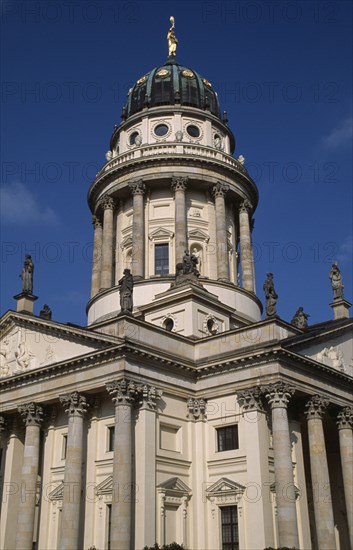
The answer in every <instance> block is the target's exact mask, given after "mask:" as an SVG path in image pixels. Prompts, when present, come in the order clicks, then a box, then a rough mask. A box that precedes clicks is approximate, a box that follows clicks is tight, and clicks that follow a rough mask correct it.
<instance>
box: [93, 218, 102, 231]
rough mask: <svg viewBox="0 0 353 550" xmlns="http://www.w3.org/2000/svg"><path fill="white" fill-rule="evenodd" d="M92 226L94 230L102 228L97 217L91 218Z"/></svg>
mask: <svg viewBox="0 0 353 550" xmlns="http://www.w3.org/2000/svg"><path fill="white" fill-rule="evenodd" d="M92 224H93V227H94V229H98V228H99V227H102V222H101V221H100V220H99V219H98V218H97V216H92Z"/></svg>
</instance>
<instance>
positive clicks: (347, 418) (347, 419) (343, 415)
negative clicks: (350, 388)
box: [337, 407, 353, 430]
mask: <svg viewBox="0 0 353 550" xmlns="http://www.w3.org/2000/svg"><path fill="white" fill-rule="evenodd" d="M337 427H338V429H339V430H344V429H348V430H351V429H352V428H353V407H344V408H343V409H341V411H340V412H339V413H338V415H337Z"/></svg>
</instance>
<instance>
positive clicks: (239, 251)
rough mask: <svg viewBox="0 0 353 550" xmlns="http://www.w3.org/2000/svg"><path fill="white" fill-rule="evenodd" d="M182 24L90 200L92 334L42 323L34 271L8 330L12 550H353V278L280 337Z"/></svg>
mask: <svg viewBox="0 0 353 550" xmlns="http://www.w3.org/2000/svg"><path fill="white" fill-rule="evenodd" d="M170 21H171V27H170V29H169V32H168V36H167V39H168V50H169V51H168V57H167V60H166V62H165V63H164V64H162V65H159V66H157V67H156V68H154V69H153V70H151V71H148V72H146V73H145V74H143V75H140V76H139V78H138V80H137V81H136V82H135V84H134V85H133V87H132V88H131V89H130V90H129V91H128V96H127V101H126V104H125V105H124V107H123V109H122V120H121V123H120V125H119V126H116V127H115V129H114V133H113V135H112V137H111V140H110V148H109V151H108V153H107V154H106V160H107V162H106V163H105V164H104V166H103V167H102V169H101V170H100V172H99V173H98V174H97V176H96V179H95V181H94V182H93V183H92V185H91V187H90V189H89V192H88V202H89V207H90V209H91V212H92V216H93V227H94V257H93V266H92V291H91V297H90V300H89V302H88V305H87V316H88V321H87V326H85V327H79V326H77V325H72V324H62V323H58V322H56V321H55V320H54V319H53V318H52V312H51V309H50V307H49V305H47V304H45V305H44V307H43V308H42V309H41V311H40V313H39V315H37V314H35V313H34V302H35V301H36V300H37V297H36V296H35V295H34V293H33V292H34V290H35V279H34V265H33V261H32V258H31V257H30V256H27V257H26V259H25V261H24V265H23V269H22V273H21V277H22V291H21V292H20V293H19V294H17V295H16V296H15V300H16V303H17V308H16V312H15V311H11V310H10V311H7V312H6V313H5V314H4V315H3V317H2V318H1V321H0V324H1V331H2V332H1V352H0V360H1V365H0V384H1V395H2V403H3V406H2V412H1V415H0V436H1V451H2V452H1V469H0V475H1V482H2V483H1V487H2V502H1V529H0V547H1V548H4V549H5V550H13V549H17V550H33V549H36V550H47V549H60V550H79V549H91V550H93V549H96V550H103V549H109V550H133V549H135V550H142V549H143V548H144V547H145V546H148V547H151V546H153V545H154V544H155V543H158V544H159V545H160V546H163V545H168V544H170V543H172V542H176V543H178V544H180V545H183V547H184V548H186V549H188V550H216V549H219V550H263V549H265V548H269V547H272V548H279V547H288V548H297V549H299V548H300V549H302V550H311V549H312V550H348V549H349V548H350V549H351V550H353V542H352V538H353V480H352V469H353V407H352V395H353V364H352V320H351V319H350V318H349V307H350V305H351V304H350V303H349V302H348V301H347V300H346V299H345V298H344V292H343V282H342V274H341V271H340V268H339V266H338V264H337V263H336V262H335V263H334V264H333V265H332V268H331V271H330V274H329V277H328V274H327V273H326V274H323V276H325V277H327V284H328V300H329V296H330V286H331V287H332V290H331V297H332V301H331V303H330V304H329V305H330V306H331V308H332V314H331V316H332V317H333V318H332V319H329V320H326V321H324V322H322V323H319V324H316V325H310V324H309V319H310V318H309V316H308V314H307V313H306V312H305V311H304V309H303V307H302V306H300V307H298V310H297V312H296V313H295V314H294V317H293V319H292V320H291V322H288V321H285V320H283V319H281V318H280V317H279V316H278V314H277V308H276V304H277V300H278V299H279V297H278V295H277V293H276V290H275V274H272V273H268V274H267V278H266V281H265V282H264V283H263V282H261V297H262V296H263V292H264V304H265V308H264V310H265V311H264V315H263V316H262V310H263V307H262V304H261V301H260V298H259V296H258V295H257V294H256V287H255V270H254V259H253V250H252V230H253V213H254V211H255V209H256V207H257V203H258V190H257V187H256V184H255V182H254V181H253V180H252V178H251V177H250V176H249V174H248V172H247V169H246V162H245V158H244V157H243V156H242V155H239V156H238V158H235V156H233V155H234V151H235V138H234V135H233V133H232V131H231V129H230V127H229V126H228V120H227V115H226V113H225V112H223V113H222V111H221V108H220V105H219V101H218V97H217V93H216V91H215V89H214V88H213V85H212V83H211V82H210V81H209V80H207V78H205V77H204V76H201V75H200V74H198V73H197V72H196V71H195V70H194V69H193V68H189V67H187V66H185V65H183V64H181V63H179V58H178V57H177V55H176V53H177V44H178V40H177V38H176V36H175V22H174V18H172V17H171V18H170ZM33 282H34V285H33ZM259 295H260V292H259ZM54 313H55V312H54Z"/></svg>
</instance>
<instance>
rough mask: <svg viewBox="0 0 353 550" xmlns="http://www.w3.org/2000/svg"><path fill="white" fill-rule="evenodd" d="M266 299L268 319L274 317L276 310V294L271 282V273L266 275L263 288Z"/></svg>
mask: <svg viewBox="0 0 353 550" xmlns="http://www.w3.org/2000/svg"><path fill="white" fill-rule="evenodd" d="M263 289H264V292H265V298H266V319H268V318H270V317H276V314H277V310H276V304H277V299H278V294H277V293H276V291H275V285H274V282H273V273H267V279H266V281H265V282H264V286H263Z"/></svg>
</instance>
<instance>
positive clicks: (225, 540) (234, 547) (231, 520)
mask: <svg viewBox="0 0 353 550" xmlns="http://www.w3.org/2000/svg"><path fill="white" fill-rule="evenodd" d="M221 527H222V550H239V532H238V511H237V507H236V506H223V507H222V508H221Z"/></svg>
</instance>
